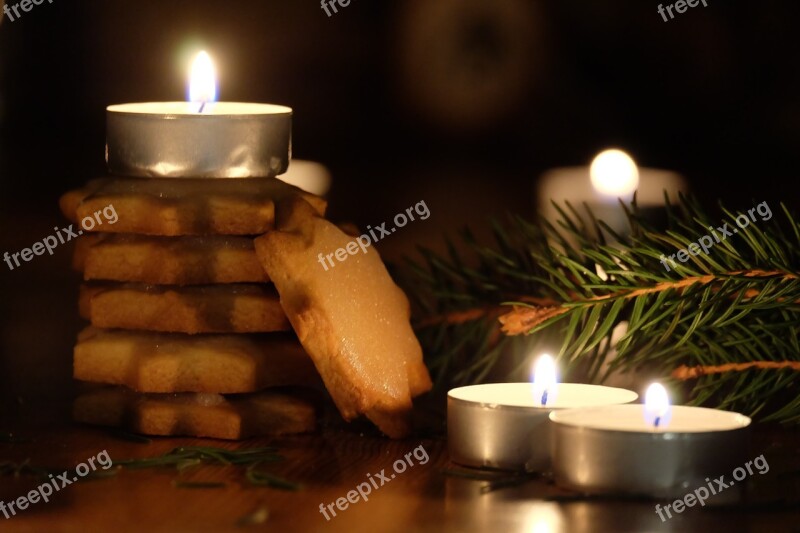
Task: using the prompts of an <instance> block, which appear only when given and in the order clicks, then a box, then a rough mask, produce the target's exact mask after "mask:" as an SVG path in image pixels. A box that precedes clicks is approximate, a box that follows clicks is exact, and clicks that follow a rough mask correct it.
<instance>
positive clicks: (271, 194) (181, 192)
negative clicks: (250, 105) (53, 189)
mask: <svg viewBox="0 0 800 533" xmlns="http://www.w3.org/2000/svg"><path fill="white" fill-rule="evenodd" d="M291 197H299V198H304V199H305V200H306V201H307V202H309V203H310V204H311V205H313V206H314V209H315V210H316V211H317V212H318V213H320V214H324V212H325V208H326V202H325V200H323V199H322V198H320V197H318V196H315V195H313V194H309V193H306V192H304V191H302V190H300V189H298V188H296V187H293V186H291V185H288V184H286V183H284V182H283V181H281V180H278V179H275V178H246V179H217V180H210V179H189V178H182V179H163V178H162V179H157V178H149V179H140V178H103V179H97V180H93V181H90V182H89V183H87V184H86V186H84V187H82V188H81V189H76V190H73V191H70V192H68V193H66V194H64V195H63V196H62V197H61V200H60V205H61V211H62V213H64V216H66V217H67V218H68V219H69V220H71V221H72V222H75V223H78V222H79V221H83V220H86V218H87V217H88V218H90V219H93V218H94V219H96V220H97V221H98V222H101V223H98V224H97V225H95V224H94V223H92V227H91V228H88V227H86V228H85V229H87V230H91V231H98V232H113V233H140V234H145V235H164V236H178V235H257V234H260V233H264V232H265V231H268V230H270V229H272V228H273V227H274V222H275V203H276V202H278V201H281V200H285V199H287V198H291ZM109 207H111V209H110V210H109V211H108V212H111V211H113V214H114V217H113V218H112V219H110V220H109V219H108V218H106V219H105V221H104V222H102V221H103V217H96V216H95V215H96V214H97V213H103V212H104V211H103V210H104V209H108V208H109Z"/></svg>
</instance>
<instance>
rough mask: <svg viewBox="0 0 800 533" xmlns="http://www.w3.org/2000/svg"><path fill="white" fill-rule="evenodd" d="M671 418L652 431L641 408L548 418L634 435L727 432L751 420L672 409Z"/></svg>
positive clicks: (722, 413)
mask: <svg viewBox="0 0 800 533" xmlns="http://www.w3.org/2000/svg"><path fill="white" fill-rule="evenodd" d="M670 410H671V416H672V418H671V419H670V421H669V424H668V425H666V426H664V427H659V428H653V426H652V425H651V424H647V423H646V422H645V419H644V405H641V404H637V405H608V406H603V407H593V408H587V409H581V410H577V409H575V410H568V411H560V412H557V413H553V414H551V415H550V420H551V421H553V422H555V423H558V424H565V425H569V426H578V427H582V428H587V429H600V430H610V431H629V432H637V433H703V432H709V431H730V430H734V429H741V428H744V427H747V426H749V425H750V419H749V418H748V417H746V416H744V415H741V414H739V413H733V412H731V411H721V410H719V409H706V408H704V407H689V406H686V405H674V406H672V407H670Z"/></svg>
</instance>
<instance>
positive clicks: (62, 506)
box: [0, 214, 800, 533]
mask: <svg viewBox="0 0 800 533" xmlns="http://www.w3.org/2000/svg"><path fill="white" fill-rule="evenodd" d="M0 221H3V222H7V223H9V224H11V223H13V224H14V225H15V227H18V228H20V231H19V232H18V233H7V234H6V235H5V236H6V237H8V240H9V242H6V243H4V244H5V249H11V250H19V249H21V248H23V247H25V246H28V245H30V243H31V242H34V241H35V240H36V239H38V238H41V236H42V235H47V234H48V232H49V231H51V229H50V228H52V226H53V224H56V223H59V220H58V219H57V218H55V216H54V217H53V219H52V220H48V219H47V218H39V217H36V218H34V217H30V218H29V219H26V218H25V217H24V214H16V215H15V216H14V217H11V216H10V215H9V216H7V217H5V219H4V216H3V215H2V214H0ZM7 227H9V226H7ZM69 256H70V252H69V251H68V250H59V253H58V254H56V255H55V256H53V257H40V258H37V261H36V262H31V263H30V264H26V266H25V268H24V269H20V270H19V271H14V272H5V273H4V275H3V276H1V277H0V292H1V293H2V295H3V298H0V311H2V313H1V314H2V317H3V321H2V329H0V341H1V344H0V435H2V434H3V433H7V432H13V434H14V435H15V436H18V437H22V438H25V439H29V440H26V441H24V442H16V443H10V442H2V441H0V462H2V461H14V462H17V463H19V462H24V461H26V460H27V461H30V464H32V465H37V466H45V467H51V468H72V467H74V466H75V465H77V464H78V463H81V462H83V461H85V460H87V459H88V458H89V457H93V456H96V455H97V454H98V453H99V452H101V451H103V450H107V451H108V454H109V456H110V457H111V459H112V460H116V461H119V460H122V459H127V458H134V457H151V456H157V455H160V454H162V453H164V452H166V451H169V450H170V449H172V448H175V447H177V446H182V445H191V444H204V445H216V446H224V447H228V448H242V447H254V446H263V445H266V444H272V445H275V446H277V447H278V448H279V449H280V453H281V454H282V455H283V456H284V457H285V460H284V461H282V462H279V463H274V464H272V465H270V468H271V470H270V471H271V472H274V473H275V474H277V475H280V476H283V477H285V478H288V479H290V480H292V481H296V482H299V483H301V484H302V485H303V487H302V489H301V490H299V491H296V492H287V491H281V490H276V489H271V488H254V487H251V486H248V485H247V483H246V482H243V476H242V473H241V471H239V470H237V469H235V468H229V467H223V468H203V469H200V470H196V471H194V472H192V471H190V472H189V474H188V475H189V476H190V479H193V480H195V481H200V480H202V481H221V482H224V483H225V486H224V487H223V488H206V489H187V488H179V487H176V486H174V485H173V481H174V480H175V479H176V473H175V471H174V470H137V471H122V472H120V473H118V474H117V475H116V476H113V477H109V478H104V479H97V480H92V481H84V482H80V483H74V484H71V485H69V486H67V487H65V488H64V489H63V490H61V491H59V492H58V493H57V494H56V495H54V496H53V497H52V498H51V501H50V502H49V503H44V502H39V503H37V504H35V505H33V506H31V507H29V508H28V509H26V510H24V511H22V512H20V513H19V514H18V515H17V516H14V517H13V518H11V519H8V520H7V519H5V517H4V516H2V514H0V532H6V531H9V532H45V531H46V532H61V531H76V532H77V531H80V532H87V531H88V532H95V531H99V532H105V531H113V532H126V531H147V532H150V533H155V532H161V531H164V532H184V531H186V532H194V531H247V530H253V531H287V532H294V531H323V532H331V533H334V532H340V531H341V532H353V531H356V532H359V531H403V532H407V531H412V532H415V531H421V532H425V531H453V532H472V531H476V532H477V531H491V532H494V531H498V532H517V531H520V532H522V531H524V532H535V533H550V532H552V533H557V532H579V533H580V532H596V531H599V532H602V531H704V532H712V531H726V532H734V531H770V532H772V531H800V507H798V501H800V475H799V474H798V472H800V453H798V452H800V432H798V430H785V429H766V428H760V429H759V430H758V431H757V432H756V434H755V435H754V437H755V438H754V443H753V457H756V456H758V455H760V454H762V453H763V454H764V455H765V458H766V459H767V461H768V462H769V465H770V471H769V473H768V474H766V475H764V476H754V478H753V479H752V481H753V486H752V490H751V491H750V493H751V494H750V496H751V498H750V500H751V501H750V502H749V503H748V504H747V505H740V506H737V507H727V508H713V507H711V505H709V506H706V507H705V508H697V507H694V508H691V509H687V510H686V511H685V512H684V513H683V514H681V515H678V516H676V517H675V518H673V519H671V520H669V521H667V522H663V523H662V522H661V520H660V519H659V518H658V515H657V514H656V513H655V511H654V502H646V501H632V500H620V499H587V498H583V497H581V496H579V495H576V494H572V493H567V492H563V491H561V490H559V489H557V488H556V487H555V486H554V485H553V484H552V483H550V482H549V481H548V480H547V479H546V478H538V479H531V480H528V481H526V482H525V483H522V484H517V485H512V486H505V487H503V483H502V482H495V483H489V482H486V481H481V480H475V479H466V478H462V477H455V476H452V475H445V474H444V471H445V470H446V469H451V468H453V465H451V464H450V463H449V459H448V454H447V445H446V441H445V437H444V432H443V431H442V429H443V426H442V424H441V422H439V423H438V424H437V423H436V422H435V421H436V420H437V418H436V417H430V416H429V417H424V418H426V420H427V423H426V426H427V427H428V428H429V431H427V432H426V435H427V436H426V437H421V436H420V437H417V438H412V439H408V440H404V441H391V440H388V439H385V438H383V437H381V436H380V435H377V434H376V433H375V432H374V431H372V430H371V429H369V427H367V426H366V425H360V426H359V425H346V424H343V423H337V422H336V421H335V417H330V419H331V420H332V421H331V422H330V423H326V425H325V427H324V428H323V429H322V430H321V431H320V432H319V433H317V434H313V435H304V436H297V437H291V438H280V439H274V440H272V439H265V440H258V439H254V440H249V441H245V442H241V443H225V442H222V441H208V440H197V439H153V440H152V441H151V442H150V443H147V444H142V443H135V442H130V441H126V440H122V439H120V438H119V437H115V436H113V435H112V434H110V433H109V432H108V431H107V430H104V429H97V428H90V427H85V426H78V425H75V424H73V423H72V422H71V421H70V419H69V403H70V399H71V396H72V393H73V390H72V389H73V385H72V382H71V378H70V374H71V353H72V344H73V342H74V339H75V334H76V332H77V331H78V330H79V329H80V328H81V327H82V324H81V323H80V321H79V319H78V318H77V313H76V310H75V307H76V305H75V302H76V298H77V285H78V284H77V280H76V279H75V276H74V275H73V274H71V273H70V269H69ZM432 404H433V408H434V411H435V410H436V409H438V412H439V413H441V410H442V407H443V405H442V403H441V401H439V402H435V401H434V402H432ZM423 409H425V408H423ZM425 412H426V413H430V412H431V410H429V409H425ZM438 420H440V419H438ZM431 421H433V422H431ZM431 430H432V431H431ZM0 440H1V439H0ZM420 445H422V446H423V447H424V449H425V451H426V452H427V454H428V456H429V458H430V460H429V461H428V462H427V463H426V464H415V466H414V467H411V468H409V469H408V470H407V471H405V472H404V473H402V474H398V475H397V476H396V478H395V479H392V480H391V481H390V482H389V483H387V484H386V485H385V486H382V487H380V488H379V489H377V490H374V491H373V492H372V494H371V495H369V500H368V501H359V502H358V503H355V504H352V505H350V506H349V507H348V509H347V510H345V511H338V515H337V516H336V517H334V518H332V519H331V520H330V521H326V520H325V518H324V517H323V515H322V514H321V513H320V512H319V506H320V504H321V503H323V504H329V503H333V502H335V501H336V500H337V498H341V497H346V495H347V493H348V492H349V491H351V490H353V489H355V488H356V487H357V486H358V484H360V483H363V482H364V481H365V480H367V479H368V475H369V474H372V475H373V476H374V475H375V474H377V473H379V472H381V470H382V469H385V470H386V471H387V474H388V472H390V471H391V469H392V463H393V462H394V461H396V460H398V459H401V458H402V457H403V456H404V455H405V454H407V453H409V452H411V451H412V450H413V449H414V448H416V447H418V446H420ZM506 477H507V476H506ZM500 481H505V480H500ZM39 483H40V482H39V480H37V479H36V478H35V477H30V476H22V477H20V478H14V477H13V476H0V500H2V501H4V502H9V501H12V500H15V499H16V498H18V497H20V496H23V495H25V494H27V493H28V491H29V490H30V489H31V488H33V487H34V486H36V485H38V484H39ZM488 489H493V490H488ZM710 503H711V501H709V504H710ZM265 509H266V511H267V512H268V516H267V517H266V520H264V521H262V522H261V523H260V524H252V525H241V522H242V519H243V517H247V516H250V517H254V516H260V517H261V518H264V510H265ZM259 512H260V513H259Z"/></svg>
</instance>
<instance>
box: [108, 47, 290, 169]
mask: <svg viewBox="0 0 800 533" xmlns="http://www.w3.org/2000/svg"><path fill="white" fill-rule="evenodd" d="M188 93H189V101H187V102H146V103H135V104H118V105H111V106H108V108H107V109H106V122H107V129H106V135H107V137H106V162H107V163H108V168H109V170H110V171H111V172H112V173H113V174H120V175H124V176H138V177H161V178H181V177H189V178H206V177H207V178H251V177H271V176H277V175H279V174H282V173H284V172H286V169H287V167H288V166H289V159H290V158H291V133H292V109H291V108H289V107H284V106H279V105H272V104H254V103H242V102H217V101H216V98H217V80H216V73H215V69H214V64H213V61H212V60H211V57H210V56H209V55H208V54H207V53H205V52H200V53H199V54H198V55H197V57H196V59H195V60H194V62H193V64H192V68H191V74H190V81H189V91H188Z"/></svg>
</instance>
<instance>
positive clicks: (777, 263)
mask: <svg viewBox="0 0 800 533" xmlns="http://www.w3.org/2000/svg"><path fill="white" fill-rule="evenodd" d="M554 205H555V204H554ZM667 205H668V227H667V229H666V230H665V231H658V230H656V229H654V228H653V227H651V226H650V225H649V224H648V223H646V222H645V221H644V220H643V219H642V217H641V214H640V212H639V210H638V207H637V205H636V204H635V202H634V203H632V204H631V205H630V206H628V205H625V204H622V206H621V207H622V208H623V209H625V212H626V214H627V216H628V220H629V226H630V228H629V231H628V232H627V233H626V235H617V234H615V233H614V232H613V230H612V229H611V228H609V227H608V226H607V225H606V224H605V223H603V222H602V221H597V220H596V219H595V218H594V217H593V215H592V214H591V212H590V211H588V209H587V210H586V211H587V212H588V217H584V216H581V215H580V214H579V212H578V210H577V209H575V208H574V207H573V206H571V205H570V204H566V205H565V206H563V207H562V206H558V205H556V208H557V209H558V210H559V212H560V215H561V219H560V220H559V221H558V223H557V224H556V225H553V224H550V223H548V222H547V221H538V222H536V223H531V222H528V221H526V220H524V219H522V218H519V217H513V218H511V219H510V221H509V223H507V224H505V225H501V224H498V223H494V222H493V223H492V230H493V234H494V240H495V243H494V245H493V246H485V245H482V244H479V243H478V242H477V241H476V239H474V237H473V236H472V234H471V233H470V232H468V231H465V232H464V233H463V234H462V236H461V238H462V241H463V243H464V244H466V246H467V248H468V249H469V252H470V254H469V255H470V258H469V260H467V259H465V258H464V257H462V256H461V255H460V254H459V253H458V252H457V251H456V250H457V248H456V246H454V245H453V244H452V243H450V242H448V243H447V245H448V254H447V256H446V257H439V256H437V255H436V254H434V253H433V252H431V251H429V250H425V249H423V250H421V253H422V257H423V259H424V264H422V265H421V264H417V263H413V262H412V263H411V269H410V272H411V273H412V274H413V277H412V279H410V280H409V281H408V283H407V285H410V293H411V295H412V300H413V302H414V305H415V316H416V317H417V322H416V328H417V331H418V334H419V335H420V337H421V339H422V341H423V344H424V346H425V348H426V353H428V354H429V356H428V363H429V366H430V367H431V370H432V372H433V374H434V375H435V377H436V381H437V383H439V384H440V385H445V384H446V385H448V386H452V385H459V384H465V383H475V382H479V381H481V380H483V379H486V378H487V376H491V377H492V378H493V379H495V380H498V379H508V378H509V376H510V375H511V374H512V373H513V372H514V369H515V368H517V369H519V368H524V367H525V366H526V365H529V363H530V356H531V354H532V353H538V352H533V350H534V349H535V350H539V348H540V347H541V346H544V347H549V348H550V349H552V347H553V346H554V347H555V350H556V351H558V357H559V359H560V360H561V365H562V366H563V367H564V368H565V369H566V371H567V374H569V373H572V372H576V373H577V372H583V374H585V375H586V376H587V377H588V378H589V379H591V380H594V381H602V380H603V379H604V378H606V377H607V376H609V375H610V374H611V373H614V372H630V371H641V370H647V371H648V372H652V373H655V375H660V376H662V377H663V378H664V379H670V376H672V379H675V380H677V381H675V383H680V382H687V381H688V382H689V384H693V386H692V387H691V390H690V391H689V394H690V397H691V399H692V401H693V402H694V403H703V402H705V403H709V404H710V403H713V402H717V405H721V406H722V405H724V406H727V407H734V408H740V409H741V410H742V411H744V412H746V413H748V414H756V413H762V414H763V415H764V417H765V418H767V419H775V420H781V421H784V422H800V401H796V398H795V396H797V389H798V386H800V374H799V373H798V372H797V370H798V367H799V366H800V337H799V336H798V330H799V328H800V278H798V272H799V271H800V226H798V224H797V223H796V222H795V219H794V217H793V216H792V215H791V214H790V212H789V211H788V209H787V208H786V207H785V206H781V207H782V216H780V217H778V216H772V212H771V210H769V207H768V206H766V203H762V204H761V205H759V215H761V216H762V220H760V221H756V220H755V218H754V217H753V221H752V222H751V223H750V224H749V225H748V226H747V227H745V228H737V226H736V224H735V219H736V216H739V215H742V213H734V212H731V211H728V210H726V209H725V208H724V207H721V206H720V207H721V211H722V213H723V214H722V215H720V217H719V218H717V219H716V220H714V219H712V218H710V217H709V216H708V215H707V214H706V213H705V212H704V211H703V210H702V209H701V208H700V206H698V205H697V204H696V202H695V201H694V200H693V199H691V198H684V197H681V198H680V202H679V203H678V204H675V205H673V204H670V203H669V200H668V199H667ZM762 206H766V207H767V211H769V216H768V217H766V216H765V215H766V213H762V211H761V207H762ZM743 216H746V214H744V215H743ZM725 223H727V224H728V227H730V228H737V231H736V232H735V234H732V235H731V236H730V237H728V238H726V239H721V240H720V239H718V240H719V242H715V243H714V244H713V246H712V247H711V248H710V249H709V250H708V253H707V254H703V253H698V254H697V255H691V256H690V259H689V260H688V261H687V262H686V263H680V262H675V263H670V264H669V265H668V264H667V263H666V262H665V261H664V257H665V255H666V256H668V255H669V254H674V253H675V252H676V251H677V250H678V249H684V248H689V245H690V243H695V242H698V240H699V239H700V238H701V237H703V236H705V235H707V234H710V232H712V231H714V230H715V229H720V228H724V227H725V226H721V224H725ZM712 225H713V226H712ZM709 238H710V237H709ZM698 251H699V248H698ZM668 266H669V268H667V267H668ZM498 320H499V322H498ZM621 322H626V323H627V332H626V333H625V334H624V335H623V336H622V337H621V338H619V339H615V342H612V337H611V335H612V332H613V331H614V330H615V329H616V327H617V326H618V325H619V324H620V323H621ZM500 324H502V333H500V331H498V326H499V325H500ZM510 351H516V353H517V355H509V352H510ZM520 354H521V355H520ZM609 354H615V356H614V357H613V358H610V357H609ZM681 369H683V370H681Z"/></svg>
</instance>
